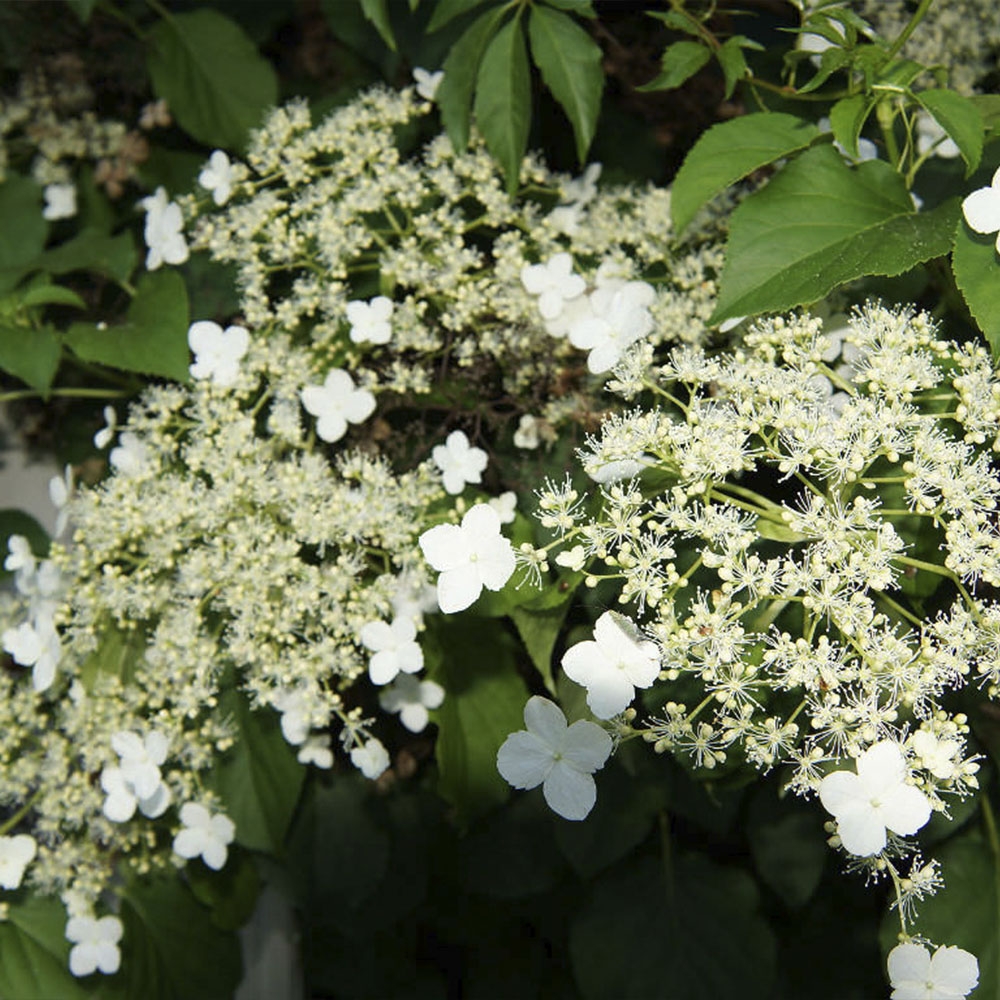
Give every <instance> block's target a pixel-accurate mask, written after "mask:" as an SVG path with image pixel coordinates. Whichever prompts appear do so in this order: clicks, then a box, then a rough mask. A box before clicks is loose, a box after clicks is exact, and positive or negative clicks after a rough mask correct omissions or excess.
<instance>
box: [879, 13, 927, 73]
mask: <svg viewBox="0 0 1000 1000" xmlns="http://www.w3.org/2000/svg"><path fill="white" fill-rule="evenodd" d="M933 2H934V0H920V6H919V7H917V9H916V10H915V11H914V12H913V17H911V18H910V21H909V24H907V26H906V27H905V28H903V30H902V32H901V33H900V35H899V37H898V38H897V39H896V40H895V41H894V42H893V43H892V46H891V47H890V48H889V51H888V52H887V53H886V56H887V59H886V61H888V60H889V59H892V58H893V57H894V56H895V55H896V53H897V52H899V50H900V49H901V48H902V47H903V46H904V45H905V44H906V43H907V42H908V41H909V38H910V35H912V34H913V32H914V31H916V28H917V25H918V24H920V22H921V21H922V20H923V19H924V17H925V16H926V15H927V11H928V10H930V7H931V4H932V3H933Z"/></svg>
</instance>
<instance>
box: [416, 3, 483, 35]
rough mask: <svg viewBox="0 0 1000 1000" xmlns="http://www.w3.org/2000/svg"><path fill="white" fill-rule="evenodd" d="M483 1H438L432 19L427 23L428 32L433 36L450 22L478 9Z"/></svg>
mask: <svg viewBox="0 0 1000 1000" xmlns="http://www.w3.org/2000/svg"><path fill="white" fill-rule="evenodd" d="M481 3H483V0H437V2H436V3H435V4H434V10H433V11H432V13H431V19H430V20H429V21H428V22H427V32H428V34H432V33H433V32H435V31H437V30H438V29H439V28H443V27H444V26H445V25H446V24H447V23H448V22H449V21H451V20H453V19H454V18H456V17H458V16H459V14H466V13H468V12H469V11H470V10H472V9H473V8H474V7H478V6H479V5H480V4H481Z"/></svg>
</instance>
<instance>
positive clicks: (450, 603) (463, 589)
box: [437, 563, 483, 615]
mask: <svg viewBox="0 0 1000 1000" xmlns="http://www.w3.org/2000/svg"><path fill="white" fill-rule="evenodd" d="M482 592H483V584H482V581H481V580H480V579H479V573H478V572H476V567H475V566H474V565H473V564H472V563H466V564H465V565H464V566H456V567H455V569H448V570H445V571H444V572H443V573H442V574H441V575H440V576H439V577H438V584H437V596H438V607H439V608H440V609H441V610H442V611H443V612H444V613H445V614H446V615H447V614H452V613H454V612H455V611H464V610H465V609H466V608H467V607H469V606H470V605H471V604H475V602H476V599H477V598H478V597H479V595H480V594H481V593H482Z"/></svg>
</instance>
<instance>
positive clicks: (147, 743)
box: [111, 729, 170, 799]
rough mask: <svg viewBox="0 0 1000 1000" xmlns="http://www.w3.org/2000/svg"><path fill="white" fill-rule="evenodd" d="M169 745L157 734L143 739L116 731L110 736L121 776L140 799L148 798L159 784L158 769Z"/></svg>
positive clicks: (136, 735) (152, 733)
mask: <svg viewBox="0 0 1000 1000" xmlns="http://www.w3.org/2000/svg"><path fill="white" fill-rule="evenodd" d="M169 748H170V743H169V741H168V739H167V737H166V736H164V734H163V733H161V732H160V731H159V730H156V729H154V730H152V731H151V732H149V733H147V734H146V737H145V739H143V738H142V737H141V736H139V734H138V733H133V732H129V731H128V730H125V729H120V730H118V732H116V733H112V735H111V749H112V750H114V751H115V753H116V754H118V757H119V759H120V761H121V770H122V776H123V777H124V778H125V780H126V781H127V782H128V783H129V784H130V785H131V786H132V787H133V788H134V789H135V793H136V796H137V797H138V798H140V799H145V798H148V797H149V796H150V795H152V794H153V793H154V792H155V791H156V789H157V787H158V786H159V784H160V780H161V776H160V765H161V764H162V763H163V762H164V761H165V760H166V759H167V751H168V750H169Z"/></svg>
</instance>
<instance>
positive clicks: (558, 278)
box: [521, 253, 587, 320]
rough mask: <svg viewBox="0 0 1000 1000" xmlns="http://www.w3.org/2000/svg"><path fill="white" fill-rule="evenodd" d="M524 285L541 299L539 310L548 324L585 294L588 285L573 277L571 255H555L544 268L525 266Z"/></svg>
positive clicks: (540, 265)
mask: <svg viewBox="0 0 1000 1000" xmlns="http://www.w3.org/2000/svg"><path fill="white" fill-rule="evenodd" d="M521 284H522V285H524V287H525V290H526V291H527V292H528V293H529V294H531V295H536V296H538V310H539V312H540V313H541V314H542V317H543V318H544V319H547V320H553V319H555V318H556V317H557V316H558V315H559V314H560V313H561V312H562V311H563V307H564V306H565V304H566V303H567V302H568V301H570V300H571V299H575V298H577V297H578V296H580V295H582V294H583V293H584V290H585V289H586V287H587V283H586V282H585V281H584V280H583V278H581V277H580V275H578V274H574V273H573V258H572V257H571V256H570V255H569V254H568V253H556V254H553V255H552V256H551V257H550V258H549V259H548V260H547V261H545V262H544V263H542V264H525V265H524V267H522V268H521Z"/></svg>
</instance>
